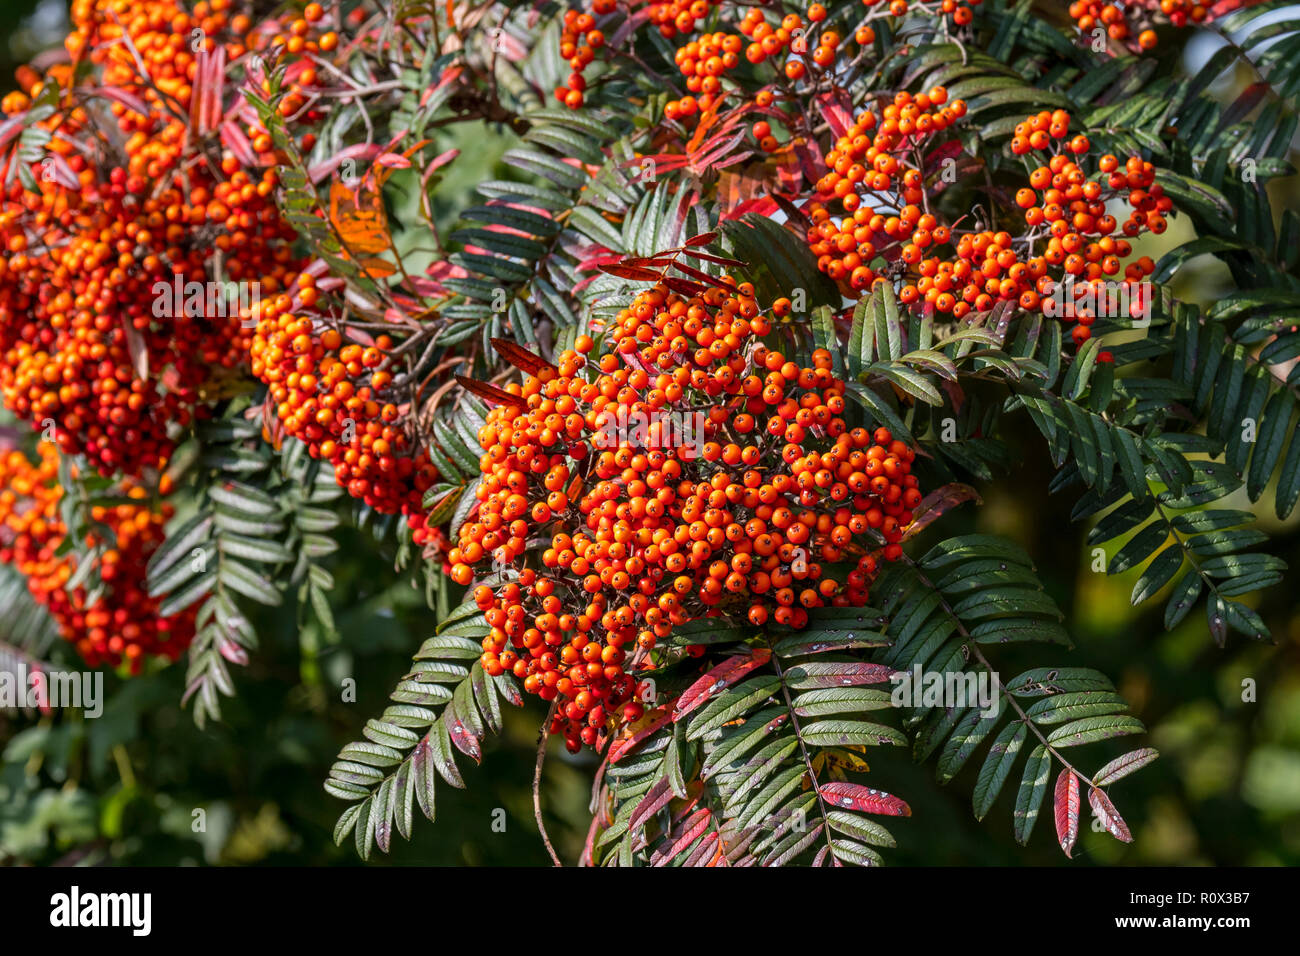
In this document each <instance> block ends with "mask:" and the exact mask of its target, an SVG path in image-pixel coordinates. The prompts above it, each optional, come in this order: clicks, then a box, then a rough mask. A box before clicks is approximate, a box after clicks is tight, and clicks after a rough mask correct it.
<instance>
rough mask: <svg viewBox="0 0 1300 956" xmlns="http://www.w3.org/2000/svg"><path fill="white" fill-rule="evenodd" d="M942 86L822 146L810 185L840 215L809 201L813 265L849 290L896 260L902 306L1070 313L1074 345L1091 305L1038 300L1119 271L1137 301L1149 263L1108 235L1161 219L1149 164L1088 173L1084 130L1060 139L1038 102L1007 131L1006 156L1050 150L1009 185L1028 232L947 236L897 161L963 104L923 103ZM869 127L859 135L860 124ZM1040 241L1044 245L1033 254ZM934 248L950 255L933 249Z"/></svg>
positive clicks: (1059, 121) (902, 99) (1113, 162)
mask: <svg viewBox="0 0 1300 956" xmlns="http://www.w3.org/2000/svg"><path fill="white" fill-rule="evenodd" d="M946 95H947V94H946V92H945V91H944V90H942V89H941V88H938V89H935V90H931V91H930V93H929V94H923V96H924V97H925V100H926V101H928V103H926V102H922V103H918V101H920V100H922V97H920V96H918V97H916V98H915V99H912V98H911V97H910V96H909V95H908V94H906V93H903V94H899V96H898V97H897V98H896V99H895V101H894V103H893V104H891V105H890V106H887V107H886V108H885V110H883V111H882V113H881V118H877V117H876V115H875V114H874V113H871V112H867V113H864V114H862V115H861V116H860V117H859V118H858V122H857V123H856V125H855V126H854V127H853V128H852V129H851V130H849V131H848V132H847V133H846V134H845V136H843V137H841V138H840V139H839V140H838V141H837V143H836V145H835V149H834V150H832V151H831V152H830V153H829V154H828V155H827V162H828V164H829V165H830V167H831V168H830V170H829V171H828V172H827V174H826V175H825V176H824V177H823V178H822V179H821V180H820V181H819V182H818V193H819V196H827V195H828V194H829V196H830V197H833V198H834V199H835V200H838V201H839V202H840V204H841V205H842V206H843V208H844V210H845V213H846V215H844V216H842V217H840V218H838V219H837V218H835V217H834V216H832V214H831V212H830V210H829V208H828V207H827V205H826V203H825V202H822V201H814V202H813V203H811V204H810V205H809V207H808V212H809V218H810V220H811V224H810V226H809V230H808V239H809V242H810V244H811V247H812V250H813V252H814V253H815V254H816V255H817V256H818V267H819V268H820V269H822V271H824V272H826V273H827V274H828V275H829V276H830V277H831V278H833V279H835V280H836V281H839V282H841V283H843V284H845V285H847V286H848V287H849V289H850V290H852V291H853V292H857V293H859V294H860V293H861V292H862V291H864V290H866V289H868V288H869V287H870V286H871V285H872V284H873V283H874V282H876V281H878V279H879V278H880V277H879V276H878V275H877V273H876V271H875V270H874V269H873V267H872V266H871V265H870V263H871V262H872V261H873V259H875V258H877V257H882V258H884V259H885V260H886V261H887V262H890V263H897V264H901V267H902V272H901V273H896V274H899V275H901V283H900V288H899V293H898V294H899V300H900V301H901V302H903V303H904V304H908V305H915V306H918V307H919V306H926V307H930V308H933V309H934V310H935V311H937V312H939V313H944V314H950V315H952V316H953V317H954V318H961V317H963V316H965V315H966V314H967V313H969V312H972V311H973V312H977V313H979V312H986V311H988V310H989V309H990V308H992V307H993V305H994V304H996V303H997V302H1000V301H1001V302H1007V301H1012V302H1017V303H1018V304H1019V306H1020V307H1021V308H1023V309H1026V310H1030V311H1037V310H1042V311H1044V312H1046V313H1047V314H1049V315H1052V316H1053V317H1057V318H1068V319H1076V320H1077V324H1076V325H1075V327H1074V328H1073V329H1072V331H1071V335H1072V337H1073V339H1074V341H1075V342H1076V343H1080V342H1083V341H1086V340H1087V339H1088V338H1089V337H1090V336H1091V331H1090V328H1089V327H1090V326H1091V325H1092V323H1093V321H1094V319H1095V315H1094V314H1093V311H1092V310H1091V309H1090V308H1083V307H1081V308H1079V309H1077V310H1076V309H1074V308H1073V307H1072V306H1071V305H1067V306H1066V307H1065V308H1064V309H1063V310H1061V311H1058V310H1056V309H1054V308H1053V307H1052V306H1051V305H1049V303H1048V298H1049V297H1050V296H1052V295H1053V293H1054V291H1055V290H1056V286H1057V283H1058V282H1059V281H1061V280H1062V279H1064V278H1065V277H1067V276H1068V277H1071V278H1072V280H1078V281H1077V282H1074V285H1073V289H1074V295H1075V297H1076V298H1084V297H1086V296H1087V295H1090V294H1095V292H1096V291H1097V289H1096V286H1095V284H1096V283H1104V282H1105V281H1107V279H1108V277H1112V276H1118V275H1119V274H1120V273H1121V270H1122V271H1123V280H1122V281H1124V282H1126V283H1130V284H1131V285H1133V286H1134V294H1133V297H1132V298H1131V299H1130V308H1131V309H1133V310H1138V309H1141V308H1142V307H1143V305H1144V304H1143V302H1142V301H1141V294H1142V293H1141V291H1140V290H1138V289H1136V283H1138V282H1140V280H1142V279H1143V278H1145V277H1146V276H1148V275H1150V274H1151V272H1152V271H1154V263H1152V261H1151V260H1150V259H1149V258H1148V257H1146V256H1143V257H1141V258H1139V259H1137V260H1136V261H1133V262H1130V263H1129V264H1128V265H1127V266H1125V265H1124V261H1125V260H1126V259H1128V258H1129V257H1130V256H1131V255H1132V252H1133V249H1132V245H1131V243H1130V242H1129V241H1128V239H1126V238H1123V237H1118V238H1117V237H1115V236H1112V233H1114V232H1115V231H1116V230H1117V229H1118V230H1119V231H1120V232H1121V233H1122V234H1123V236H1124V237H1128V238H1132V237H1134V236H1137V235H1139V234H1140V233H1142V232H1144V231H1147V230H1150V231H1152V232H1163V231H1164V230H1165V228H1166V227H1167V223H1166V221H1165V214H1166V213H1167V212H1169V210H1170V209H1171V208H1172V201H1171V200H1170V198H1169V197H1168V196H1165V195H1164V194H1163V191H1162V190H1161V188H1160V186H1159V185H1156V184H1155V182H1154V178H1155V169H1154V167H1153V166H1152V165H1151V164H1150V163H1149V162H1145V161H1143V160H1142V159H1141V158H1140V157H1131V158H1130V159H1129V160H1128V161H1127V162H1126V163H1125V164H1124V165H1123V166H1121V165H1120V161H1119V160H1118V159H1116V158H1115V157H1114V156H1109V155H1107V156H1103V157H1101V158H1100V160H1099V161H1098V163H1097V169H1098V170H1099V172H1100V174H1101V178H1097V177H1095V176H1094V175H1092V174H1090V173H1089V172H1087V171H1086V170H1085V169H1083V168H1082V167H1081V166H1080V165H1079V160H1080V159H1081V158H1082V157H1084V156H1085V155H1086V154H1087V152H1088V150H1089V148H1090V143H1089V142H1088V138H1087V137H1086V136H1083V135H1076V136H1070V117H1069V114H1067V113H1066V112H1065V111H1064V110H1056V111H1055V112H1050V111H1043V112H1041V113H1038V114H1036V115H1034V116H1031V117H1029V118H1027V119H1026V120H1025V121H1024V122H1022V123H1020V124H1018V125H1017V127H1016V129H1015V135H1014V137H1013V138H1012V140H1011V151H1012V153H1013V154H1015V155H1029V154H1033V153H1048V154H1050V155H1048V156H1045V157H1044V159H1045V162H1044V164H1043V165H1041V166H1039V167H1037V168H1036V169H1034V170H1033V171H1032V172H1031V173H1030V175H1029V185H1028V186H1027V187H1025V188H1022V189H1020V190H1019V191H1018V192H1017V193H1016V203H1017V204H1018V205H1019V206H1020V208H1022V209H1023V210H1024V217H1025V223H1026V225H1027V227H1028V230H1027V232H1025V233H1024V234H1022V235H1020V236H1019V237H1016V236H1013V235H1012V234H1011V233H1009V232H1005V231H1003V232H994V231H992V230H982V231H979V232H966V233H954V232H953V231H952V230H951V229H950V228H949V227H948V226H947V225H944V224H941V223H940V222H939V220H938V219H937V218H936V217H935V216H934V215H932V214H930V213H928V212H924V211H923V207H924V206H925V203H924V199H925V192H924V189H925V173H924V172H923V171H921V170H918V169H915V168H912V167H910V166H908V165H907V164H906V162H905V159H903V158H900V154H902V153H906V152H910V151H911V149H912V147H913V146H915V145H917V144H919V143H920V142H922V141H923V140H924V139H925V138H926V137H927V136H929V135H930V134H932V133H933V132H935V131H938V130H942V129H944V128H945V127H946V126H947V125H948V124H949V123H950V122H952V120H953V119H955V118H958V117H960V116H961V115H962V113H964V112H965V108H964V104H960V101H956V102H954V103H953V104H952V107H951V108H945V109H951V112H950V114H949V115H945V113H944V111H940V112H939V113H938V114H935V113H929V112H925V109H926V107H927V105H929V106H933V105H934V104H935V103H943V102H945V100H946ZM959 104H960V106H959ZM873 130H876V132H875V135H874V137H872V138H871V139H870V140H869V139H868V138H867V133H868V132H871V131H873ZM1121 197H1122V198H1123V199H1124V201H1126V202H1127V204H1128V206H1129V208H1130V213H1129V216H1128V218H1127V219H1126V220H1125V221H1124V223H1123V224H1122V226H1121V225H1120V224H1119V223H1118V222H1117V220H1116V219H1115V218H1114V217H1113V216H1112V215H1110V214H1109V213H1108V212H1107V203H1108V202H1110V201H1112V200H1115V199H1119V198H1121ZM830 201H831V200H829V199H828V200H827V201H826V202H830ZM882 209H883V211H881V210H882ZM1039 241H1044V247H1043V248H1042V249H1041V252H1039V253H1038V254H1034V250H1035V248H1036V247H1037V243H1038V242H1039ZM945 246H948V247H949V248H951V249H952V251H953V252H955V255H953V254H952V253H948V254H946V255H944V254H940V253H939V250H940V249H941V248H942V247H945ZM1089 283H1092V284H1093V285H1092V286H1090V285H1089ZM1135 314H1137V313H1136V312H1135Z"/></svg>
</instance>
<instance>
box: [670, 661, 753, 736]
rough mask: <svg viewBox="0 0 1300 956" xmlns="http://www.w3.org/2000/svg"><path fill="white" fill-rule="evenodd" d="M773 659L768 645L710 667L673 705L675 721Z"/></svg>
mask: <svg viewBox="0 0 1300 956" xmlns="http://www.w3.org/2000/svg"><path fill="white" fill-rule="evenodd" d="M771 659H772V652H771V651H770V650H769V649H768V648H766V647H758V648H755V649H754V651H753V652H752V653H751V654H750V656H749V657H745V656H744V655H743V654H737V655H736V656H735V657H729V658H727V659H726V660H725V661H723V662H722V663H721V664H719V665H717V666H716V667H713V668H710V669H709V670H708V671H707V672H706V673H705V674H704V675H703V676H702V677H701V678H700V679H699V680H697V681H696V682H695V683H694V684H692V685H691V686H690V687H688V688H686V690H685V691H683V693H682V696H681V697H679V698H677V703H676V705H675V706H674V707H673V711H672V719H673V723H677V721H679V720H681V719H682V718H683V717H685V716H686V715H687V714H689V713H690V712H691V711H693V710H696V709H697V708H699V707H700V706H701V705H702V704H703V703H704V702H705V701H706V700H708V699H709V698H710V697H712V696H713V695H714V694H715V693H717V692H718V691H720V690H723V689H724V688H727V687H730V686H732V685H733V684H736V683H738V682H739V681H740V679H741V678H742V677H744V676H745V675H746V674H748V673H749V672H750V671H752V670H753V669H754V668H755V667H761V666H762V665H764V664H766V663H767V662H768V661H769V660H771Z"/></svg>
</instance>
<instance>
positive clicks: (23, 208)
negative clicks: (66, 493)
mask: <svg viewBox="0 0 1300 956" xmlns="http://www.w3.org/2000/svg"><path fill="white" fill-rule="evenodd" d="M229 10H230V0H210V2H205V3H199V4H197V5H196V6H195V7H194V10H193V11H192V12H189V11H187V10H185V9H184V8H183V7H181V6H180V5H179V4H177V3H176V2H175V0H147V2H143V3H141V2H136V0H107V2H105V0H99V2H92V0H77V2H75V3H74V4H73V7H72V23H73V32H72V33H71V34H70V35H69V36H68V38H67V40H66V46H67V49H68V52H69V54H70V55H71V56H72V58H73V60H74V62H86V61H89V63H90V64H91V65H92V71H91V73H90V74H89V75H87V74H86V72H85V70H84V69H82V70H78V69H76V68H74V67H72V66H67V65H63V66H58V67H55V68H54V69H53V70H51V72H50V75H49V76H48V78H47V79H46V80H39V79H37V78H35V75H34V74H33V73H31V71H27V72H26V73H25V74H24V76H25V78H26V79H27V80H28V90H27V92H26V93H16V94H11V95H10V96H8V97H6V99H5V101H4V104H3V105H4V109H5V111H6V113H7V114H8V115H10V116H12V117H14V118H15V119H17V118H19V117H20V116H21V114H23V113H25V112H26V111H27V110H29V109H30V108H31V107H32V102H33V100H39V98H40V96H41V94H42V92H43V91H44V90H45V88H46V86H47V84H51V83H52V84H57V85H58V89H59V91H60V92H59V100H58V102H59V107H58V109H56V110H54V111H53V112H52V113H51V112H50V111H48V110H47V111H45V114H44V115H43V118H41V119H39V121H37V125H39V126H40V127H42V128H44V129H47V130H49V131H50V132H51V133H53V132H54V131H55V130H57V131H58V135H57V136H54V137H53V138H52V139H50V140H49V143H48V145H47V149H48V155H47V156H46V157H45V158H44V159H42V160H40V161H38V162H35V163H33V164H32V165H31V167H30V170H31V173H32V176H30V177H27V183H26V185H25V184H24V177H21V176H15V177H13V178H12V179H11V180H10V185H9V186H8V187H7V189H6V190H5V192H4V195H3V207H2V208H0V241H3V243H4V246H5V251H6V257H5V259H4V260H0V352H2V353H3V355H2V356H0V358H2V359H3V360H2V361H0V389H2V390H3V396H4V400H5V403H6V404H7V405H8V406H9V407H10V408H11V409H12V410H13V411H15V412H16V413H17V414H19V415H21V416H23V417H25V418H28V419H29V420H30V421H32V422H33V424H34V425H35V426H36V427H37V428H46V427H48V426H49V424H53V425H55V426H56V427H57V434H58V436H59V441H60V444H61V446H62V448H63V450H64V451H65V452H67V453H69V454H84V455H85V456H86V457H87V459H88V460H89V461H90V462H91V463H92V464H94V465H95V467H96V468H97V469H99V470H100V471H101V472H103V473H105V474H108V473H111V472H119V471H120V472H124V473H126V474H132V475H138V474H140V473H141V471H142V470H143V469H146V468H148V469H157V468H160V467H161V466H162V465H163V463H164V462H165V461H166V459H167V458H168V456H169V455H170V453H171V450H172V446H173V438H174V436H173V434H172V433H171V429H173V428H175V427H176V426H184V425H186V424H188V423H189V422H190V421H191V420H192V419H193V418H194V417H195V416H196V415H201V414H203V411H204V409H203V405H202V401H203V392H204V389H205V386H207V385H208V384H209V382H210V381H211V380H212V379H213V378H214V377H219V376H220V375H221V374H223V372H224V370H227V369H230V368H232V367H234V366H236V365H238V364H240V363H241V362H242V361H243V359H244V355H245V350H246V348H247V335H246V334H245V332H244V330H243V329H242V328H241V319H240V316H239V314H238V308H237V306H236V307H229V308H227V307H226V305H225V303H224V302H223V303H222V304H221V306H220V307H219V308H218V309H217V310H216V311H215V313H214V311H213V309H212V308H211V307H210V306H206V307H200V308H197V309H192V308H189V307H187V305H186V302H185V300H184V299H183V298H182V300H181V301H177V298H176V297H175V296H173V295H171V292H172V289H173V288H174V287H175V286H176V285H177V284H178V285H179V286H180V288H182V289H184V287H185V286H186V284H187V283H191V282H198V283H202V284H204V286H205V287H206V285H207V283H208V282H209V280H214V279H220V280H222V281H223V282H231V283H235V284H237V286H240V287H246V286H249V285H253V286H254V287H256V288H258V289H259V290H260V292H263V293H265V292H270V293H274V292H275V291H276V290H277V289H278V288H279V287H280V284H281V283H282V281H283V278H284V276H285V274H286V272H287V271H288V268H289V265H290V263H291V261H292V256H291V251H290V243H291V241H292V239H293V236H294V234H293V232H292V230H291V229H289V228H288V227H287V226H286V225H285V224H284V223H283V221H282V220H281V219H280V216H279V214H278V213H277V211H276V209H275V206H274V203H273V200H272V190H273V187H274V184H275V173H274V171H273V169H272V161H273V159H274V157H273V156H271V155H270V153H269V152H267V150H258V153H259V154H261V158H262V159H263V160H264V162H262V163H256V164H255V165H249V163H248V162H245V161H244V160H245V159H246V160H249V161H253V160H254V157H253V156H252V155H251V153H250V154H249V156H247V157H245V158H244V159H241V158H237V157H236V155H235V153H234V152H233V151H232V150H231V149H229V148H227V149H226V150H225V151H224V153H220V154H219V155H216V156H215V157H209V156H207V155H206V154H204V153H202V151H201V150H200V148H199V146H198V145H196V137H195V136H194V130H193V129H192V128H191V117H192V115H193V109H199V108H200V106H201V104H198V103H195V102H193V100H194V99H195V97H194V86H193V84H194V82H195V77H196V76H197V75H198V74H197V71H198V67H199V61H200V59H201V58H202V57H204V56H207V57H212V56H215V55H216V51H217V49H218V39H217V38H226V37H229V38H230V39H229V40H228V41H223V45H222V46H221V52H222V53H224V55H225V56H228V57H238V56H241V55H242V54H243V53H244V52H245V46H244V44H243V41H242V40H241V39H240V32H241V31H246V30H248V29H249V23H248V17H246V16H236V17H234V18H233V19H232V18H231V17H230V16H229ZM194 36H198V37H201V38H202V42H201V43H200V44H199V47H200V50H199V51H195V50H193V49H191V45H192V40H193V37H194ZM105 90H111V91H113V96H112V98H111V100H104V99H103V98H102V97H103V94H102V93H101V91H105ZM219 106H220V104H218V107H219ZM192 108H193V109H192ZM200 111H201V110H200ZM218 112H220V111H219V109H218ZM38 115H40V114H38ZM104 116H107V117H108V119H109V120H110V121H111V122H114V123H115V124H116V126H117V133H118V138H119V140H120V143H121V146H120V148H119V146H118V145H117V144H116V143H115V142H112V141H110V140H109V139H108V138H106V137H103V136H102V135H101V134H100V133H99V128H100V125H99V124H100V123H102V122H103V118H104ZM254 145H255V146H258V145H266V146H267V149H269V141H268V143H267V144H257V143H255V144H254ZM202 298H203V299H204V300H205V301H206V300H207V297H206V296H203V297H202Z"/></svg>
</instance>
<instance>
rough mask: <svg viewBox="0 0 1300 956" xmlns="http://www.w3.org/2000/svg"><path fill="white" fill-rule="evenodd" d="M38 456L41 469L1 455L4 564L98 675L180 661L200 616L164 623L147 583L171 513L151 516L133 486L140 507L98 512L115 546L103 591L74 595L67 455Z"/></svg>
mask: <svg viewBox="0 0 1300 956" xmlns="http://www.w3.org/2000/svg"><path fill="white" fill-rule="evenodd" d="M38 452H39V461H38V462H37V463H36V464H33V463H32V462H31V461H30V460H29V459H28V458H27V456H26V455H25V454H24V453H23V452H21V451H19V450H17V449H14V450H10V451H8V452H4V453H0V486H2V487H3V489H4V490H3V491H0V562H4V563H6V564H12V565H13V566H14V567H15V568H16V569H17V570H18V571H19V572H21V573H22V574H23V575H24V576H25V577H26V578H27V587H28V589H29V590H30V591H31V594H32V596H33V597H34V598H35V599H36V600H37V601H38V602H39V603H40V604H42V605H44V606H45V608H46V609H47V610H48V611H49V612H50V614H51V615H52V616H53V617H54V620H55V621H56V622H57V623H58V626H59V630H60V632H61V633H62V634H63V636H64V637H65V638H66V639H67V640H69V641H71V642H73V643H74V644H75V645H76V648H77V650H78V652H79V653H80V654H81V656H82V657H83V658H85V660H86V663H87V664H88V665H90V666H91V667H98V666H99V665H100V664H105V663H106V664H109V665H111V666H114V667H116V666H119V665H122V664H123V663H125V664H126V667H127V669H128V671H129V672H130V673H132V674H137V673H139V672H140V669H141V667H142V666H143V664H144V659H145V658H146V657H147V656H149V655H158V656H162V657H165V658H168V659H170V660H175V659H176V658H177V657H179V656H180V654H181V653H182V652H183V651H184V650H185V648H186V647H187V646H188V645H189V643H190V641H191V640H192V639H193V637H194V611H193V610H189V611H185V612H182V613H180V614H177V615H174V616H172V617H163V616H161V615H160V614H159V613H158V600H157V599H156V598H151V597H149V595H148V594H147V592H146V590H145V583H144V582H145V567H146V565H147V563H148V560H149V557H150V555H152V554H153V552H154V550H155V549H157V547H158V546H159V545H160V544H161V543H162V541H163V525H164V524H165V523H166V521H167V519H168V518H170V517H171V514H172V510H171V506H170V505H166V504H164V505H163V507H162V509H161V510H160V511H153V510H151V509H150V507H149V504H148V501H147V497H146V494H145V491H144V489H143V488H141V487H139V486H137V485H132V484H128V485H127V486H126V487H125V489H124V494H125V495H126V496H127V497H130V498H135V499H139V501H140V503H139V504H125V503H124V504H118V505H115V506H112V507H94V508H92V509H91V510H90V518H91V519H92V520H93V521H94V522H95V523H96V524H95V526H96V527H97V528H108V529H109V530H110V531H111V533H112V537H111V538H110V539H108V540H107V541H103V542H101V543H103V544H106V545H107V549H106V550H104V551H103V553H102V554H101V555H100V557H99V558H98V567H97V571H98V573H99V576H100V578H101V579H102V581H103V591H102V594H101V595H100V596H98V598H97V599H94V600H92V596H91V595H89V594H88V593H87V588H86V586H85V585H84V584H78V585H77V586H75V587H72V588H69V587H68V585H69V583H71V582H72V581H73V577H74V575H75V574H76V572H77V561H76V559H75V558H74V557H73V556H72V554H65V553H63V552H62V549H61V546H62V545H63V544H64V542H65V539H66V537H67V535H68V530H67V528H66V527H65V525H64V522H63V518H62V516H61V508H60V503H61V501H62V498H63V495H64V489H63V488H62V487H61V486H60V484H59V481H58V473H59V452H58V451H57V450H56V448H55V446H54V445H53V444H52V443H50V442H40V443H39V444H38ZM90 540H93V539H88V542H87V543H90Z"/></svg>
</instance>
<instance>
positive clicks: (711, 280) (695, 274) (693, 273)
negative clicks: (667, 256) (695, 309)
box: [673, 262, 736, 293]
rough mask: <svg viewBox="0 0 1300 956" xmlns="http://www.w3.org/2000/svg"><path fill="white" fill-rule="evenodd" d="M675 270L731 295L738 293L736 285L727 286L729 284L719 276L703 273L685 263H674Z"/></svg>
mask: <svg viewBox="0 0 1300 956" xmlns="http://www.w3.org/2000/svg"><path fill="white" fill-rule="evenodd" d="M673 268H674V269H677V270H679V271H681V272H685V273H686V274H687V275H688V276H690V277H691V278H692V279H699V280H700V281H701V282H705V283H707V284H709V285H711V286H714V287H715V288H718V289H722V290H723V291H724V292H728V293H731V292H735V291H736V287H735V286H734V285H727V283H725V282H723V281H722V280H721V279H719V278H718V277H717V276H711V275H709V274H708V273H707V272H701V271H700V270H699V269H696V268H695V267H693V266H688V265H686V264H685V263H684V262H674V263H673Z"/></svg>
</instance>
